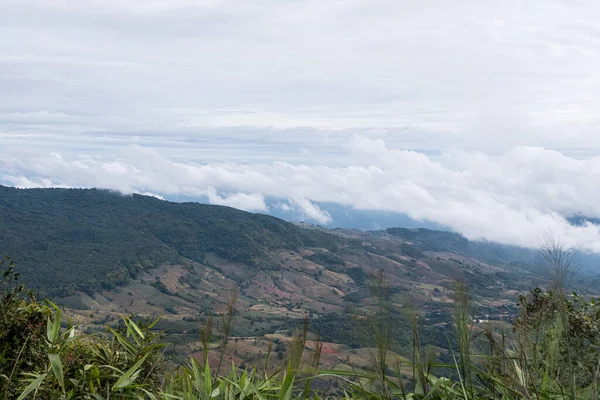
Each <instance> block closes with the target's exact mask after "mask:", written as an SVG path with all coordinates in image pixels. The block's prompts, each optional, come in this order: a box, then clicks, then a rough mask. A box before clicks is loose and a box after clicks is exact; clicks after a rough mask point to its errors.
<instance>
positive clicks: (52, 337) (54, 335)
mask: <svg viewBox="0 0 600 400" xmlns="http://www.w3.org/2000/svg"><path fill="white" fill-rule="evenodd" d="M48 303H50V305H51V306H52V307H54V309H55V310H56V314H55V315H54V322H53V321H51V320H50V317H48V325H47V326H46V331H47V332H46V334H47V336H48V341H49V342H50V343H52V344H54V342H55V341H56V339H58V334H59V333H60V308H59V307H58V306H57V305H56V304H54V303H53V302H51V301H49V300H48Z"/></svg>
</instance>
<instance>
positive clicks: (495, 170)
mask: <svg viewBox="0 0 600 400" xmlns="http://www.w3.org/2000/svg"><path fill="white" fill-rule="evenodd" d="M345 149H346V150H345V154H344V158H345V159H348V160H350V161H351V162H350V163H349V164H347V165H342V166H330V165H304V164H291V163H287V162H272V163H252V164H240V163H231V162H227V163H208V164H200V163H197V162H180V161H174V160H172V159H169V158H166V157H164V156H162V155H161V154H160V153H159V152H157V151H155V150H151V149H148V148H143V147H139V146H130V147H127V148H124V149H123V150H122V151H121V152H120V155H119V156H118V157H113V158H103V157H90V156H80V157H65V156H60V155H57V154H52V153H42V152H37V153H29V152H27V151H23V152H21V153H20V154H16V153H15V154H12V153H3V154H0V155H1V158H0V181H2V182H5V183H8V184H11V185H16V186H24V187H47V186H53V185H60V186H66V187H82V186H83V187H85V186H97V187H104V188H110V189H115V190H120V191H122V192H124V193H132V192H138V193H144V192H151V193H156V194H158V195H160V196H164V197H168V196H174V195H177V196H189V197H192V198H193V197H199V196H207V197H208V199H209V202H211V203H213V204H223V205H229V206H232V207H237V208H241V209H244V210H254V211H266V210H267V206H266V204H265V201H264V198H265V197H271V198H281V199H287V203H288V205H289V206H293V207H294V208H295V209H297V210H298V211H299V212H301V213H303V214H304V215H305V216H306V217H307V218H309V219H311V220H313V221H316V222H318V223H321V224H326V223H328V222H330V221H331V216H330V215H329V214H327V213H326V212H324V211H323V210H321V209H319V208H318V206H316V204H315V203H316V202H333V203H340V204H345V205H349V206H352V207H355V208H359V209H377V210H389V211H396V212H403V213H406V214H408V215H409V216H410V217H412V218H414V219H422V220H429V221H434V222H437V223H440V224H443V225H446V226H449V227H451V228H453V229H454V230H456V231H458V232H461V233H463V234H464V235H466V236H467V237H469V238H472V239H477V238H486V239H489V240H494V241H498V242H501V243H508V244H517V245H523V246H530V247H534V246H536V245H537V244H538V238H539V237H541V236H542V235H543V234H544V233H546V232H549V231H552V232H555V233H556V234H559V235H560V236H562V237H564V238H565V240H566V241H567V243H568V244H569V245H571V246H576V247H579V248H582V249H585V250H590V251H596V252H600V231H599V228H598V227H597V226H593V225H586V226H583V227H579V226H577V227H576V226H571V225H570V224H569V223H568V222H567V221H566V220H565V219H564V216H568V215H573V214H575V213H578V212H581V213H583V214H585V215H587V216H590V217H600V203H598V202H597V199H598V198H600V187H598V186H597V185H594V184H590V183H591V182H598V181H599V180H600V157H593V158H589V159H575V158H571V157H568V156H565V155H564V154H562V153H560V152H556V151H553V150H546V149H543V148H539V147H516V148H513V149H511V150H509V151H507V152H505V153H503V154H496V155H490V154H486V153H483V152H468V151H454V152H451V151H448V152H445V153H443V154H442V155H441V156H439V157H436V158H434V157H431V156H427V155H426V154H424V153H419V152H415V151H406V150H398V149H394V148H389V147H388V145H387V144H386V142H384V141H383V140H371V139H368V138H365V137H360V136H357V137H355V138H354V139H353V140H351V141H350V142H349V143H348V144H347V145H346V146H345ZM340 151H344V150H342V149H340Z"/></svg>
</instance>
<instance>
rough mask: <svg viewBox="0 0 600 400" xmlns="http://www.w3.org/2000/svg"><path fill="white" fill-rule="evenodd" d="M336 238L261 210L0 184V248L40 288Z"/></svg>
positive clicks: (247, 256)
mask: <svg viewBox="0 0 600 400" xmlns="http://www.w3.org/2000/svg"><path fill="white" fill-rule="evenodd" d="M338 241H339V239H338V238H337V237H335V236H333V235H330V234H327V233H324V232H321V231H308V230H306V229H302V228H300V227H298V226H296V225H293V224H291V223H288V222H285V221H283V220H281V219H277V218H274V217H271V216H267V215H261V214H251V213H247V212H243V211H239V210H236V209H233V208H228V207H222V206H214V205H205V204H197V203H169V202H166V201H162V200H158V199H156V198H153V197H149V196H140V195H132V196H123V195H120V194H117V193H112V192H109V191H105V190H97V189H16V188H12V187H6V186H0V251H2V252H4V253H5V254H9V255H12V256H13V257H14V260H15V261H17V262H18V264H19V265H20V268H21V270H22V275H23V276H24V277H25V279H26V281H27V283H28V284H29V285H30V286H31V287H33V288H35V289H38V290H42V291H43V292H44V293H46V294H51V295H59V294H62V295H64V294H68V293H69V292H71V291H73V290H82V291H85V292H88V293H93V292H95V291H99V290H101V289H108V288H112V287H114V286H115V285H118V284H123V283H125V282H127V280H128V279H129V278H130V277H134V276H135V275H136V274H137V273H139V272H140V271H141V270H143V269H145V268H150V267H155V266H159V265H162V264H165V263H179V262H181V260H183V259H187V260H191V261H197V262H202V261H203V260H204V258H205V257H206V256H207V255H209V254H214V255H217V256H219V257H223V258H225V259H228V260H230V261H234V262H239V263H244V264H247V265H251V266H253V267H256V268H262V267H267V266H268V265H269V262H270V258H269V256H270V252H271V251H272V250H275V249H290V250H294V249H298V248H301V247H303V246H315V245H317V244H318V245H319V246H320V247H325V248H329V247H332V246H335V244H336V242H338Z"/></svg>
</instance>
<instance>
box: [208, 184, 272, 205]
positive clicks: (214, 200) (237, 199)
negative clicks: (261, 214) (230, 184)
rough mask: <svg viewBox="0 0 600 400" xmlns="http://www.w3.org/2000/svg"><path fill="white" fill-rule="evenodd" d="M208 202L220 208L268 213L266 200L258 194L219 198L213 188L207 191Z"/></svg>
mask: <svg viewBox="0 0 600 400" xmlns="http://www.w3.org/2000/svg"><path fill="white" fill-rule="evenodd" d="M206 195H207V197H208V202H209V203H210V204H217V205H220V206H228V207H234V208H239V209H240V210H245V211H267V210H268V209H267V205H266V204H265V198H264V197H263V196H262V195H260V194H258V193H251V194H247V193H234V194H231V195H229V196H219V195H218V194H217V191H216V190H215V188H213V187H212V186H211V187H209V188H208V189H207V190H206Z"/></svg>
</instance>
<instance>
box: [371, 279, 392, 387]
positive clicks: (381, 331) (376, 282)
mask: <svg viewBox="0 0 600 400" xmlns="http://www.w3.org/2000/svg"><path fill="white" fill-rule="evenodd" d="M369 290H370V292H371V295H372V296H373V297H374V299H375V315H374V316H373V318H372V319H371V324H370V327H371V335H372V338H373V339H374V341H375V351H376V354H373V353H371V359H372V361H373V364H374V368H375V371H377V374H378V376H379V381H380V383H381V390H382V395H383V398H385V399H387V398H388V397H389V394H388V387H387V370H388V354H389V352H390V350H391V346H392V313H391V304H390V288H389V285H387V284H386V280H385V273H384V271H383V270H379V271H377V272H376V273H375V274H374V276H373V277H372V280H371V283H370V286H369Z"/></svg>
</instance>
